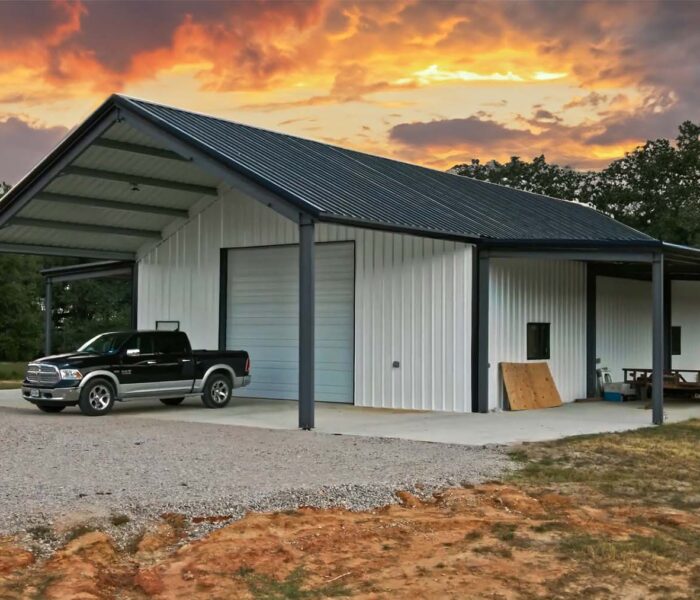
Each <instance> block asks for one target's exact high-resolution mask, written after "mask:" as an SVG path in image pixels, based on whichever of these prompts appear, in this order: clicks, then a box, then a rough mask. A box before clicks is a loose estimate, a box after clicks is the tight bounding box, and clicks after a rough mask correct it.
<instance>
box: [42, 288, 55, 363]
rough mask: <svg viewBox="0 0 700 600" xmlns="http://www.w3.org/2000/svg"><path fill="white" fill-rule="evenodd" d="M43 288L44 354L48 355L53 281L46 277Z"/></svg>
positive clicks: (51, 325)
mask: <svg viewBox="0 0 700 600" xmlns="http://www.w3.org/2000/svg"><path fill="white" fill-rule="evenodd" d="M44 289H45V293H44V356H49V355H50V354H51V334H52V331H53V282H52V281H51V278H50V277H47V278H46V282H45V287H44Z"/></svg>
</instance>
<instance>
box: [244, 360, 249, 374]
mask: <svg viewBox="0 0 700 600" xmlns="http://www.w3.org/2000/svg"><path fill="white" fill-rule="evenodd" d="M245 372H246V373H250V356H249V357H248V358H246V359H245Z"/></svg>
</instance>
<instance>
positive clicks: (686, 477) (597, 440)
mask: <svg viewBox="0 0 700 600" xmlns="http://www.w3.org/2000/svg"><path fill="white" fill-rule="evenodd" d="M512 457H513V458H514V459H515V460H516V461H519V462H521V463H522V465H523V466H522V468H521V469H520V470H517V471H515V472H514V473H513V474H512V475H511V476H510V478H509V479H510V481H511V482H513V483H518V484H528V485H537V486H546V485H556V486H559V487H562V488H563V489H566V488H567V486H569V487H571V486H581V485H585V486H587V487H590V488H593V490H594V491H596V492H597V493H599V494H601V495H603V496H606V497H608V498H611V499H613V500H616V501H624V502H627V503H633V504H643V505H647V506H672V507H674V508H680V509H695V508H698V507H700V420H698V419H693V420H690V421H685V422H682V423H674V424H668V425H664V426H663V427H653V428H646V429H639V430H636V431H631V432H624V433H611V434H605V435H599V436H580V437H576V438H568V439H565V440H557V441H553V442H546V443H538V444H533V445H524V446H522V447H521V449H519V450H518V451H515V452H514V453H513V454H512Z"/></svg>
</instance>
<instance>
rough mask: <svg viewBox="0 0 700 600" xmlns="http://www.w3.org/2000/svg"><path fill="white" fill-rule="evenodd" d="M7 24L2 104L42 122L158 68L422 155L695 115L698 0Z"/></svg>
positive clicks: (340, 132)
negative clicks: (58, 108) (397, 113)
mask: <svg viewBox="0 0 700 600" xmlns="http://www.w3.org/2000/svg"><path fill="white" fill-rule="evenodd" d="M0 22H3V23H4V24H7V25H6V26H5V27H4V29H3V36H2V37H1V38H0V89H2V90H3V93H2V94H0V110H3V107H5V108H4V110H5V111H6V112H5V113H4V114H5V116H7V114H9V113H10V112H13V111H14V112H17V111H25V110H26V111H28V112H31V111H33V112H32V114H33V115H35V116H36V115H40V116H42V117H43V115H41V114H40V111H42V110H43V111H44V112H45V113H47V114H51V116H52V118H53V120H52V121H51V122H52V123H55V122H61V121H60V117H59V116H57V113H56V112H55V111H54V110H53V107H55V106H56V105H58V104H60V103H63V104H62V105H61V106H62V110H67V109H66V108H65V106H66V103H68V101H73V100H75V101H76V102H83V103H84V104H85V105H86V106H87V105H89V104H90V103H94V102H96V101H97V100H98V98H101V97H103V96H104V95H106V94H107V93H110V92H113V91H122V90H126V91H129V90H132V89H134V88H137V89H139V90H140V89H149V88H148V85H149V82H150V83H152V86H153V87H152V88H151V89H154V90H157V91H158V93H161V94H162V97H161V98H160V99H161V100H165V101H169V102H172V103H174V104H179V103H182V102H180V100H181V99H185V100H187V104H189V105H190V106H192V105H193V104H196V101H197V100H201V99H202V98H206V99H211V98H215V97H220V98H221V99H222V100H221V101H220V102H219V103H218V104H217V103H215V101H213V100H211V102H210V104H211V105H216V106H226V107H228V108H229V109H230V111H231V113H233V114H235V112H234V111H235V110H236V109H242V108H243V109H245V110H246V111H247V112H246V118H247V119H248V118H250V119H253V120H254V122H258V123H260V124H262V125H264V126H270V125H274V124H275V123H278V122H284V123H287V125H285V127H289V128H291V129H292V131H296V132H301V133H303V132H304V131H306V130H305V129H302V127H303V125H302V123H303V119H304V118H305V117H307V116H308V114H309V113H308V110H309V109H313V111H314V112H313V113H312V114H313V115H314V118H317V119H318V122H317V123H315V124H314V127H318V128H320V129H319V131H324V135H326V137H328V138H333V139H336V140H340V139H342V140H345V141H346V142H347V143H349V144H352V145H354V146H356V147H359V148H362V149H369V150H371V151H374V152H381V153H383V154H392V155H395V156H398V157H404V158H409V159H411V160H415V161H417V162H424V163H431V164H435V165H438V164H439V165H441V166H442V165H446V166H450V165H448V164H446V163H447V161H449V160H453V159H454V158H455V157H460V158H459V159H458V160H465V159H468V158H470V157H471V156H475V155H479V156H481V157H482V158H485V159H488V158H490V157H492V156H493V157H498V158H502V157H505V158H507V157H508V156H509V155H510V154H524V155H525V156H529V155H533V154H536V153H539V152H540V151H542V152H546V153H547V154H549V155H552V154H553V155H554V156H557V157H560V158H561V160H566V161H568V162H570V163H572V164H576V165H584V164H590V161H596V160H599V159H600V157H602V156H607V155H608V154H609V153H611V152H613V153H615V152H619V149H620V148H621V147H625V146H626V145H630V144H634V143H637V142H639V141H643V140H644V139H646V138H647V137H653V136H657V135H658V136H663V135H666V136H669V135H673V134H674V132H675V128H676V125H677V124H678V123H679V122H680V121H682V120H684V119H688V118H690V119H699V118H700V102H698V100H700V98H699V97H698V96H700V69H697V67H696V65H695V64H694V62H693V60H692V58H690V57H693V56H697V55H698V53H700V36H698V35H697V31H698V30H700V3H696V2H691V1H688V2H683V1H680V2H674V3H669V2H664V1H662V0H650V1H648V2H644V3H639V2H626V1H615V2H603V1H597V0H590V1H583V0H581V1H579V2H576V3H571V2H544V1H536V2H535V1H531V2H528V1H522V2H499V1H492V2H478V1H474V2H472V1H469V2H466V1H465V2H463V1H458V0H455V1H444V2H434V1H431V0H425V1H419V0H391V1H385V2H364V1H360V0H314V1H308V2H297V1H288V2H287V1H273V0H261V1H259V2H252V1H250V2H236V3H229V2H209V1H196V0H181V1H177V2H175V1H167V0H164V1H160V2H151V1H146V0H143V1H141V2H121V1H118V0H102V1H100V2H86V1H84V0H55V1H52V2H43V3H40V2H18V1H9V2H4V3H0ZM495 90H498V92H496V91H495ZM489 91H491V92H492V93H490V94H489ZM351 103H352V106H350V107H348V106H346V105H348V104H351ZM397 106H400V107H402V108H401V112H402V115H403V116H402V117H401V118H400V119H399V118H398V117H393V116H390V113H391V111H392V110H394V109H395V108H393V107H397ZM484 110H487V111H488V112H483V111H484ZM305 111H307V112H306V113H305ZM278 113H279V115H278V116H276V117H273V116H272V115H273V114H275V115H277V114H278ZM2 115H3V113H2V112H0V118H2ZM368 123H369V124H371V125H372V129H371V130H370V132H368V130H366V129H363V128H362V126H363V125H365V124H368ZM65 124H66V125H68V124H72V121H70V122H69V121H66V122H65ZM295 128H297V129H295ZM450 128H453V131H450ZM486 133H488V134H489V135H486ZM448 134H449V135H448Z"/></svg>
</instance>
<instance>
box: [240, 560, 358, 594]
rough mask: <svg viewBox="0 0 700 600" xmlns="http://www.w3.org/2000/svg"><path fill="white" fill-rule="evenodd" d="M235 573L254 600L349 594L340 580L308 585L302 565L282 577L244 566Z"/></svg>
mask: <svg viewBox="0 0 700 600" xmlns="http://www.w3.org/2000/svg"><path fill="white" fill-rule="evenodd" d="M236 575H237V576H238V577H240V578H242V579H243V580H244V581H245V582H246V584H247V585H248V591H250V593H251V595H252V596H253V598H254V599H255V600H315V599H316V598H338V597H342V596H350V595H351V592H350V590H349V589H348V588H347V587H345V585H344V584H343V583H342V582H341V581H333V582H330V583H328V584H325V585H321V586H318V587H310V586H309V585H308V584H307V582H306V579H307V573H306V571H305V570H304V568H303V567H297V568H296V569H294V570H293V571H292V572H291V573H290V574H289V575H287V576H286V577H285V578H284V579H275V578H274V577H271V576H269V575H265V574H262V573H256V572H255V571H254V570H253V569H249V568H246V567H242V568H241V569H239V570H238V572H237V573H236Z"/></svg>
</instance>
